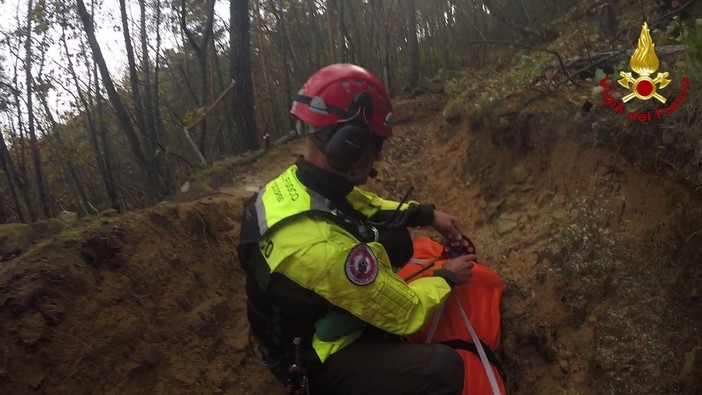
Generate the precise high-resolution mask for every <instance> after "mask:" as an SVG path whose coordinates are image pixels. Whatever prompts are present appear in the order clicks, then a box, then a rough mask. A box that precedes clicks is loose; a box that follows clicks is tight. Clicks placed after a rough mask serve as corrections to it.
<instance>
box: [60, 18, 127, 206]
mask: <svg viewBox="0 0 702 395" xmlns="http://www.w3.org/2000/svg"><path fill="white" fill-rule="evenodd" d="M61 19H62V21H63V24H62V31H61V44H62V45H63V49H64V51H65V54H66V60H67V62H68V72H69V74H70V75H71V78H72V80H73V84H74V85H75V87H76V92H77V94H78V100H79V101H80V104H81V105H82V106H83V113H84V114H85V117H86V124H87V128H88V136H89V137H90V142H91V144H92V146H93V152H94V155H95V163H96V164H97V168H98V170H100V174H101V175H102V181H103V184H104V186H105V193H106V194H107V198H108V200H109V201H110V204H111V207H112V208H114V209H115V210H117V211H121V210H120V205H119V199H118V197H117V191H116V188H115V183H114V177H113V176H112V174H111V173H108V171H107V166H106V165H105V158H104V157H103V154H102V152H100V146H99V144H98V139H97V126H96V125H95V117H94V113H93V110H94V108H95V106H94V105H93V102H92V100H91V101H90V103H88V100H87V99H86V95H85V93H84V92H83V88H82V87H81V84H80V82H79V81H78V76H77V75H76V71H75V67H74V66H73V60H72V59H71V56H69V51H68V44H67V43H66V25H67V23H66V9H65V8H63V9H62V10H61ZM87 66H88V65H86V67H87ZM88 74H90V72H89V71H88ZM95 74H97V73H95ZM88 79H89V80H90V75H88ZM95 85H96V87H97V86H98V83H97V75H96V81H95Z"/></svg>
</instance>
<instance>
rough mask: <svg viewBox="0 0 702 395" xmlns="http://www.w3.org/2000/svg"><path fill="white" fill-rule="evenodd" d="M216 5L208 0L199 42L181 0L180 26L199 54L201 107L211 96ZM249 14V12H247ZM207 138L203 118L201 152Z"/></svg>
mask: <svg viewBox="0 0 702 395" xmlns="http://www.w3.org/2000/svg"><path fill="white" fill-rule="evenodd" d="M214 5H215V0H208V2H207V21H206V22H205V26H204V27H203V29H204V30H203V33H202V39H201V41H200V42H199V43H198V42H197V40H196V39H195V36H194V35H193V33H192V32H191V31H190V29H188V25H187V23H186V15H187V11H186V8H185V0H182V1H181V10H180V12H181V14H180V27H181V29H183V33H185V36H186V37H187V38H188V42H189V43H190V45H191V46H192V47H193V50H194V51H195V55H196V56H197V60H198V65H199V66H200V103H199V105H200V106H201V107H206V106H207V102H208V101H209V100H208V96H209V89H208V83H207V82H208V81H207V49H208V47H209V44H210V41H211V40H212V27H213V26H214ZM247 15H248V14H247ZM206 140H207V119H203V122H202V123H201V124H200V139H199V144H198V145H199V149H200V152H201V153H203V155H204V154H205V153H206V152H205V148H206V147H205V142H206Z"/></svg>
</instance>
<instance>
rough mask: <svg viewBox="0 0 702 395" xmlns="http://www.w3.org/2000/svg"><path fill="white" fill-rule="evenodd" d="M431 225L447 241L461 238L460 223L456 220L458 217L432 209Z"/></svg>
mask: <svg viewBox="0 0 702 395" xmlns="http://www.w3.org/2000/svg"><path fill="white" fill-rule="evenodd" d="M431 226H432V228H434V230H436V231H437V232H439V233H441V235H442V236H444V239H446V240H447V241H451V240H461V224H460V223H459V222H458V218H456V217H454V216H453V215H450V214H446V213H444V212H442V211H438V210H434V222H432V224H431Z"/></svg>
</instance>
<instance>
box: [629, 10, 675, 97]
mask: <svg viewBox="0 0 702 395" xmlns="http://www.w3.org/2000/svg"><path fill="white" fill-rule="evenodd" d="M655 46H656V44H654V43H653V39H651V33H650V32H649V30H648V24H646V22H644V24H643V27H642V28H641V35H640V36H639V42H638V44H637V45H636V50H635V51H634V53H633V55H631V60H630V61H629V66H631V69H632V70H634V71H635V72H636V73H637V74H638V75H639V77H638V78H634V77H633V76H632V75H631V73H626V72H623V71H620V72H619V75H620V76H621V77H622V79H620V80H619V81H618V82H619V85H621V86H623V87H625V88H626V89H628V90H631V93H629V94H628V95H626V96H624V97H623V98H622V101H623V102H624V103H626V102H628V101H629V100H631V99H633V98H634V97H637V98H639V99H641V100H648V99H650V98H652V97H653V98H655V99H656V100H658V101H659V102H661V103H665V102H666V98H665V97H664V96H662V95H660V94H659V93H658V92H656V86H658V89H663V88H665V87H666V86H668V84H670V80H669V79H668V72H667V71H666V72H665V73H658V74H657V75H656V78H651V77H650V75H651V74H653V73H655V72H656V70H658V66H659V63H658V57H657V56H656V51H655Z"/></svg>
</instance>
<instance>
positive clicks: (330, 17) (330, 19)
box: [325, 0, 337, 63]
mask: <svg viewBox="0 0 702 395" xmlns="http://www.w3.org/2000/svg"><path fill="white" fill-rule="evenodd" d="M334 1H335V0H327V1H326V3H325V4H326V5H327V30H328V31H329V62H330V63H336V44H337V42H336V34H335V32H336V28H335V23H334Z"/></svg>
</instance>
